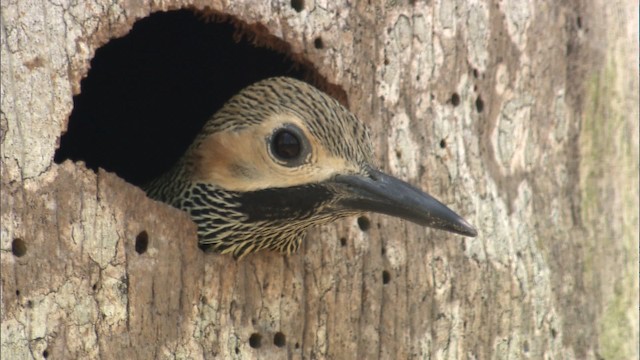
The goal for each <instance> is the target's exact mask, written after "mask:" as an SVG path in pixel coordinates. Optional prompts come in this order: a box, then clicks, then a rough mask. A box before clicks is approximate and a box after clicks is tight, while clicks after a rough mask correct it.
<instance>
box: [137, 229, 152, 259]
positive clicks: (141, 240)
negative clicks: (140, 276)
mask: <svg viewBox="0 0 640 360" xmlns="http://www.w3.org/2000/svg"><path fill="white" fill-rule="evenodd" d="M148 246H149V234H147V232H146V231H144V230H143V231H141V232H140V234H138V236H136V252H137V253H138V254H140V255H142V254H144V253H145V252H146V251H147V247H148Z"/></svg>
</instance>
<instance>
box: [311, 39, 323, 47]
mask: <svg viewBox="0 0 640 360" xmlns="http://www.w3.org/2000/svg"><path fill="white" fill-rule="evenodd" d="M313 46H314V47H315V48H316V49H323V48H324V42H323V41H322V38H321V37H319V36H318V37H317V38H316V39H315V40H313Z"/></svg>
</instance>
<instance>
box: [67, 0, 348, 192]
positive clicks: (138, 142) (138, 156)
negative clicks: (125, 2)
mask: <svg viewBox="0 0 640 360" xmlns="http://www.w3.org/2000/svg"><path fill="white" fill-rule="evenodd" d="M292 4H300V5H299V7H300V8H301V7H302V6H303V2H302V1H293V2H292ZM296 6H297V5H296ZM290 48H291V46H290V45H289V44H288V43H286V42H284V41H282V40H281V39H279V38H277V37H275V36H272V35H270V34H268V33H267V32H266V31H265V28H264V27H263V26H262V25H261V24H252V25H249V24H247V23H244V22H242V21H240V20H239V19H237V18H234V17H231V16H229V15H226V14H221V13H215V12H211V11H209V12H195V11H191V10H176V11H168V12H157V13H154V14H151V15H150V16H148V17H146V18H143V19H141V20H139V21H137V22H136V23H135V24H134V26H133V28H132V29H131V31H130V32H129V33H128V34H127V35H126V36H124V37H122V38H118V39H112V40H111V41H109V42H108V43H107V44H106V45H104V46H102V47H101V48H99V49H97V51H96V53H95V56H94V58H93V59H92V60H91V67H90V70H89V73H88V74H87V76H86V78H84V79H83V80H82V82H81V92H80V94H78V95H77V96H75V97H74V99H73V103H74V106H73V111H72V113H71V115H70V117H69V122H68V126H67V130H66V132H65V133H64V134H63V135H62V137H61V138H60V146H59V148H58V149H57V151H56V153H55V158H54V160H55V161H56V162H57V163H61V162H63V161H65V160H67V159H70V160H73V161H84V163H85V164H86V166H87V167H88V168H90V169H93V170H97V169H98V168H103V169H105V170H107V171H110V172H115V173H116V174H117V175H118V176H120V177H121V178H123V179H125V180H126V181H128V182H129V183H131V184H134V185H137V186H141V185H144V184H146V183H147V182H149V181H150V180H152V179H154V178H156V177H157V176H159V175H161V174H162V173H164V172H166V171H167V170H169V169H170V168H171V166H172V165H173V164H174V163H175V162H176V161H177V160H178V159H179V158H180V157H181V156H182V154H183V153H184V152H185V150H186V149H187V147H188V146H189V145H190V144H191V143H192V142H193V139H194V138H195V136H196V135H197V134H198V132H199V131H200V129H201V128H202V126H203V125H204V123H205V122H206V121H207V120H208V119H209V118H210V117H211V116H212V115H213V114H214V113H215V112H216V111H217V110H219V109H220V108H221V107H222V105H223V104H224V103H225V102H226V101H227V100H228V99H229V98H231V96H233V95H234V94H236V93H238V92H239V91H240V90H241V89H243V88H245V87H246V86H248V85H250V84H252V83H254V82H257V81H259V80H262V79H266V78H269V77H273V76H289V77H293V78H297V79H300V80H303V81H306V82H309V83H311V84H312V85H314V86H316V87H318V88H319V89H321V90H322V91H324V92H326V93H328V94H329V95H332V96H334V97H335V98H336V99H338V101H340V102H342V103H343V104H346V103H347V100H346V95H345V93H344V91H343V90H342V89H340V88H339V87H338V86H335V85H331V84H328V83H327V82H326V80H324V78H323V77H322V76H320V75H319V73H318V72H317V70H315V68H314V67H313V65H312V64H311V63H310V62H309V61H308V60H305V59H304V58H302V57H301V56H299V55H294V54H293V53H292V52H291V51H290Z"/></svg>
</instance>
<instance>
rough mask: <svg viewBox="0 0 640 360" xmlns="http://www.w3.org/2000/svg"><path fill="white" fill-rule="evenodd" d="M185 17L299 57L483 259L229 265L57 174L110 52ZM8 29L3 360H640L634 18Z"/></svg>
mask: <svg viewBox="0 0 640 360" xmlns="http://www.w3.org/2000/svg"><path fill="white" fill-rule="evenodd" d="M292 5H295V8H294V6H292ZM185 6H190V7H193V8H194V9H200V10H203V9H211V10H215V11H217V12H221V13H226V14H230V15H232V16H234V17H236V18H238V19H240V20H242V21H244V22H247V23H249V24H261V25H260V26H261V27H260V28H261V29H263V30H266V31H267V32H269V33H271V34H273V35H275V36H277V37H279V38H281V39H283V40H284V41H286V42H287V43H289V44H290V45H291V51H293V52H294V53H296V54H298V55H299V56H301V57H304V58H306V59H307V60H309V61H310V62H311V63H313V64H315V65H316V66H317V68H318V70H319V72H320V73H321V74H322V75H323V76H325V77H326V78H327V79H328V80H329V82H331V83H333V84H338V85H339V86H341V87H342V89H343V90H344V93H346V94H347V95H348V99H349V107H350V109H351V110H352V111H353V112H354V113H355V114H356V115H357V116H358V117H359V118H361V119H362V120H364V121H365V122H367V123H368V124H369V126H370V127H371V128H372V134H373V137H374V142H375V146H376V148H377V156H378V158H379V161H380V164H381V166H382V168H383V169H385V170H387V171H389V172H391V173H393V174H395V175H397V176H399V177H401V178H403V179H405V180H407V181H409V182H412V183H414V184H417V185H419V186H420V187H422V188H423V189H426V190H427V191H429V192H430V193H431V194H433V195H435V196H436V197H438V198H440V199H441V200H442V201H443V202H444V203H446V204H450V205H451V207H452V208H454V209H456V210H457V211H458V212H459V213H460V214H461V215H463V216H464V217H465V218H467V219H468V220H469V221H470V222H471V223H473V224H475V225H476V226H477V227H478V229H479V232H480V235H479V236H478V237H477V238H474V239H466V238H461V237H458V236H453V235H449V234H446V233H443V232H439V231H433V230H429V229H423V228H421V227H418V226H415V225H412V224H408V223H406V222H402V221H399V220H396V219H391V218H388V217H384V216H377V215H371V216H370V217H369V219H370V224H371V226H370V228H369V229H368V230H366V231H363V230H362V229H361V228H360V227H359V226H358V224H357V222H356V219H347V220H344V221H341V222H339V223H337V224H335V225H333V226H325V227H322V228H318V229H317V230H316V231H314V232H313V233H311V234H309V236H308V237H307V240H306V242H305V244H304V246H303V249H302V251H300V253H299V254H296V255H293V256H281V255H279V254H274V253H269V252H261V253H258V254H255V255H251V256H249V257H248V258H246V259H245V260H243V261H240V262H236V261H234V260H233V259H232V258H230V257H228V256H218V255H207V254H203V253H201V252H200V251H199V250H198V249H197V248H196V247H195V246H194V243H195V237H196V235H195V225H193V224H192V223H191V221H190V220H189V219H188V217H187V216H186V215H185V214H182V213H181V212H179V211H177V210H174V209H172V208H170V207H168V206H165V205H163V204H160V203H157V202H154V201H151V200H149V199H148V198H146V197H145V195H144V193H143V192H142V191H141V190H140V189H138V188H136V187H134V186H132V185H130V184H128V183H126V182H125V181H123V180H121V179H119V178H118V177H116V176H115V175H113V174H110V173H106V172H98V173H97V174H96V173H94V172H92V171H90V170H87V169H85V168H84V166H83V164H82V163H72V162H65V163H63V164H61V165H58V164H55V163H54V162H53V155H54V151H55V149H56V147H57V142H58V140H59V137H60V135H61V134H62V133H63V132H64V130H65V128H66V126H67V118H68V116H69V114H70V112H71V110H72V106H73V102H72V96H73V94H77V93H78V92H79V91H80V80H81V78H82V77H83V76H85V75H86V73H87V71H88V67H89V62H90V60H91V57H92V56H93V54H94V52H95V50H96V49H97V48H99V47H100V46H101V45H103V44H105V43H106V42H107V41H108V40H109V39H112V38H115V37H119V36H123V35H125V34H126V33H127V31H128V30H129V29H130V28H131V26H132V25H133V23H134V22H135V21H136V20H137V19H140V18H142V17H145V16H148V15H149V14H150V13H151V12H154V11H160V10H170V9H177V8H181V7H185ZM296 8H298V9H296ZM298 10H299V11H298ZM1 25H2V26H1V29H0V30H1V46H2V48H1V51H2V58H1V65H2V75H1V76H2V77H1V80H2V87H1V92H0V95H1V106H2V108H1V112H0V130H1V133H0V141H1V143H2V157H1V166H2V168H1V171H2V172H1V175H2V191H1V203H0V204H1V213H0V214H1V222H2V223H1V224H2V225H1V226H2V227H1V233H0V234H1V243H0V250H1V252H0V256H1V260H2V265H1V266H2V267H1V270H2V283H1V287H2V288H1V290H2V294H1V297H2V303H1V311H2V315H1V316H2V328H1V345H2V357H3V358H7V359H9V358H11V359H25V358H43V357H51V358H54V359H57V358H105V359H126V358H154V357H156V358H194V359H200V358H208V359H212V358H243V359H244V358H264V359H272V358H273V359H278V358H295V359H298V358H334V359H342V358H364V359H375V358H381V359H389V358H448V359H458V358H470V359H474V358H475V359H490V358H499V359H503V358H533V359H537V358H543V357H545V358H562V359H567V358H578V359H585V358H586V359H600V358H604V359H622V358H634V357H637V356H638V252H637V246H638V169H639V167H638V57H637V54H638V43H637V40H638V4H637V2H634V1H624V0H619V1H615V2H613V3H612V2H607V1H604V0H592V1H586V2H581V1H563V2H560V1H548V2H530V3H524V2H518V1H508V0H505V1H483V0H479V1H469V2H453V1H444V0H433V1H386V2H381V1H373V2H367V1H356V2H350V3H342V2H332V1H311V0H308V1H291V2H290V1H271V2H261V4H260V5H258V4H257V3H256V2H254V1H248V0H247V1H215V0H213V1H195V2H193V3H192V2H187V1H184V2H182V1H161V2H149V1H146V0H136V1H125V2H113V1H99V0H93V1H80V2H70V1H50V0H37V1H26V0H13V1H3V2H2V24H1ZM318 37H321V39H322V43H323V45H324V46H323V47H322V48H321V49H318V48H317V46H314V41H315V40H316V39H317V38H318ZM145 244H147V245H146V246H145Z"/></svg>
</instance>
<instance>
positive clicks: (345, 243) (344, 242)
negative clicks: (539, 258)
mask: <svg viewBox="0 0 640 360" xmlns="http://www.w3.org/2000/svg"><path fill="white" fill-rule="evenodd" d="M340 246H347V238H340Z"/></svg>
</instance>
